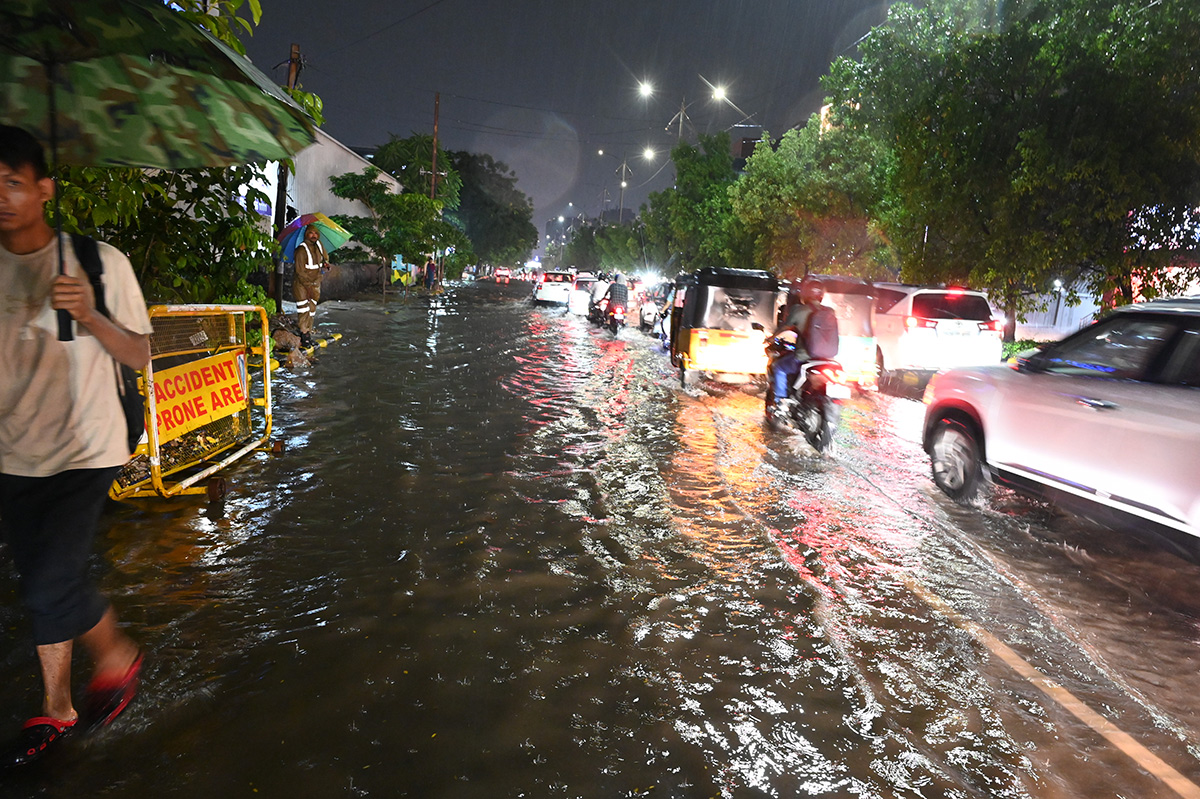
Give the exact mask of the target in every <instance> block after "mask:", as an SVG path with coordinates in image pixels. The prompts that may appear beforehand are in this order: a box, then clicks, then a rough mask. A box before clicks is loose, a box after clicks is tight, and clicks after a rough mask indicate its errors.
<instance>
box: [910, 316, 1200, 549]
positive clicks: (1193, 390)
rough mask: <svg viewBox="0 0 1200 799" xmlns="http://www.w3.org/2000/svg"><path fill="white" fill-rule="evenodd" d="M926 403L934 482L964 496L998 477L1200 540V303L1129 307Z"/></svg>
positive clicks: (959, 372)
mask: <svg viewBox="0 0 1200 799" xmlns="http://www.w3.org/2000/svg"><path fill="white" fill-rule="evenodd" d="M925 403H926V405H927V406H928V407H927V409H926V413H925V429H924V438H923V440H924V445H925V450H926V452H928V453H929V455H930V459H931V461H932V464H933V479H934V481H935V482H936V483H937V485H938V487H940V488H941V489H942V490H943V491H944V492H945V493H946V494H947V495H949V496H950V497H952V498H954V499H956V500H960V501H966V500H970V499H972V498H973V497H974V496H976V495H977V494H978V493H979V491H980V489H981V487H982V486H983V484H984V482H985V480H986V479H987V478H988V477H992V478H995V479H996V480H999V481H1000V482H1003V483H1006V484H1009V485H1012V486H1013V487H1016V488H1018V489H1022V490H1025V491H1027V492H1031V493H1035V494H1039V495H1049V496H1052V497H1055V498H1060V499H1064V500H1067V504H1069V505H1076V506H1079V505H1083V506H1084V507H1085V508H1087V509H1088V510H1089V511H1096V510H1102V511H1105V514H1103V515H1112V516H1116V517H1117V518H1119V519H1121V520H1125V521H1128V520H1131V519H1132V520H1141V521H1143V522H1149V523H1150V524H1151V526H1154V527H1157V528H1160V529H1162V528H1166V529H1170V530H1174V531H1178V532H1182V533H1185V534H1187V535H1188V536H1195V537H1197V538H1200V298H1191V299H1182V300H1162V301H1156V302H1147V303H1139V304H1136V305H1131V306H1127V307H1124V308H1121V309H1119V310H1118V311H1117V312H1116V313H1114V314H1111V315H1110V316H1108V317H1106V318H1105V319H1102V320H1101V321H1099V322H1096V323H1095V324H1093V325H1092V326H1090V327H1087V328H1085V329H1083V330H1081V331H1079V332H1078V333H1075V334H1074V335H1072V336H1070V337H1068V338H1066V339H1063V340H1062V341H1059V342H1056V343H1054V344H1049V345H1047V346H1045V347H1043V348H1042V349H1040V350H1037V351H1035V352H1033V353H1030V354H1027V355H1023V356H1021V357H1020V358H1017V359H1015V360H1014V362H1013V364H1012V365H1000V366H988V367H979V368H974V369H952V370H950V371H947V372H942V373H940V374H937V375H934V377H933V378H932V379H931V380H930V382H929V385H928V387H927V388H926V390H925ZM1185 540H1187V541H1188V542H1189V543H1190V544H1200V541H1196V540H1195V539H1190V538H1189V539H1185Z"/></svg>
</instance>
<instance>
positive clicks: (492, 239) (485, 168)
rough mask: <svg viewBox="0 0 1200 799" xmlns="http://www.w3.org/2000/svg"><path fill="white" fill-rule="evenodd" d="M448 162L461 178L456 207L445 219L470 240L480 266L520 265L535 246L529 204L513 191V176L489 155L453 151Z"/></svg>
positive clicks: (531, 204)
mask: <svg viewBox="0 0 1200 799" xmlns="http://www.w3.org/2000/svg"><path fill="white" fill-rule="evenodd" d="M449 163H450V164H452V165H453V167H454V170H455V172H456V173H457V174H458V175H459V176H460V178H461V182H462V188H461V193H460V199H459V204H458V207H457V209H455V210H453V211H451V212H449V213H448V214H447V220H448V221H449V222H450V223H451V224H454V225H456V226H457V227H459V228H460V229H461V230H462V231H463V232H464V233H465V234H466V236H467V238H468V239H469V240H470V242H471V245H472V247H473V248H474V250H475V254H476V256H478V258H479V260H480V261H482V262H484V263H489V264H496V265H509V266H521V265H522V264H524V263H525V261H526V260H527V259H528V257H529V254H530V253H531V252H532V251H533V248H534V247H536V246H537V242H538V232H537V228H536V227H534V225H533V203H532V202H531V201H530V199H529V198H528V197H527V196H525V194H524V193H523V192H522V191H521V190H520V189H518V188H517V176H516V173H514V172H513V171H512V170H511V169H509V168H508V166H507V165H506V164H504V163H502V162H500V161H497V160H495V159H494V158H492V156H490V155H486V154H476V153H468V152H452V153H450V155H449Z"/></svg>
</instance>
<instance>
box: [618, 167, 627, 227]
mask: <svg viewBox="0 0 1200 799" xmlns="http://www.w3.org/2000/svg"><path fill="white" fill-rule="evenodd" d="M627 162H628V157H622V158H621V200H620V205H618V206H617V224H618V225H620V224H623V223H624V222H625V186H626V185H627V183H628V182H627V178H628V177H629V175H630V169H629V164H628V163H627Z"/></svg>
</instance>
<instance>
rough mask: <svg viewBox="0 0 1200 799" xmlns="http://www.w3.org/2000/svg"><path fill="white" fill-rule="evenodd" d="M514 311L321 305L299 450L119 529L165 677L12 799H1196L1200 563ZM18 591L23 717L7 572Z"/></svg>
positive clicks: (634, 338)
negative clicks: (816, 445)
mask: <svg viewBox="0 0 1200 799" xmlns="http://www.w3.org/2000/svg"><path fill="white" fill-rule="evenodd" d="M527 297H528V287H527V286H525V285H524V284H521V283H513V284H509V285H507V286H496V285H493V284H490V283H480V284H468V285H464V286H458V287H455V288H453V289H452V290H451V291H449V292H448V293H447V294H446V295H444V296H443V297H441V298H439V299H437V300H435V301H432V302H431V301H429V300H426V299H411V300H408V301H406V302H395V301H389V302H388V303H387V304H384V303H382V302H381V301H379V300H374V301H363V302H337V303H325V304H323V305H322V306H321V310H320V313H319V315H318V324H319V327H320V329H323V330H325V331H327V332H335V331H336V332H341V333H343V334H344V338H343V339H342V340H341V341H340V342H337V343H336V344H333V345H331V346H330V347H329V348H328V349H327V350H322V351H320V353H319V355H318V360H317V362H316V363H315V364H314V365H313V366H312V367H311V368H309V369H307V370H304V371H302V372H299V373H294V374H292V373H284V374H282V375H280V376H279V378H278V381H277V382H276V384H275V391H276V416H275V420H276V427H277V437H278V438H280V439H282V440H283V441H285V442H286V451H285V452H284V454H282V455H268V454H260V455H255V456H252V457H251V458H249V459H248V460H246V461H244V462H242V463H240V464H238V465H237V466H236V467H235V468H234V469H233V470H232V472H231V474H230V475H229V478H228V479H229V484H230V492H229V495H228V496H227V497H226V499H225V500H224V501H223V502H221V503H218V504H212V505H205V504H202V503H199V502H197V501H195V500H173V501H169V502H167V501H153V502H144V503H141V504H139V505H136V506H132V507H129V506H121V507H119V508H116V509H114V510H113V512H112V513H110V514H109V515H108V516H107V517H106V519H105V524H106V525H107V527H106V529H105V532H104V535H102V537H101V540H100V547H99V548H100V550H101V553H102V555H103V557H104V559H105V561H106V562H107V563H108V564H109V565H108V566H107V567H104V568H102V566H101V564H100V563H99V561H98V562H97V569H98V573H101V574H103V585H104V587H105V590H106V591H107V592H108V593H109V594H110V596H111V597H112V598H113V600H114V602H115V604H116V606H117V608H118V611H119V613H120V614H121V617H122V620H123V621H124V622H126V623H127V624H128V625H129V627H130V628H131V630H132V631H133V632H134V634H135V635H136V636H137V637H138V638H139V640H140V641H141V642H142V643H143V644H144V645H145V647H146V649H147V651H148V665H147V669H146V674H145V685H144V690H143V693H142V695H141V696H140V697H139V699H138V701H137V703H136V704H135V705H134V706H133V707H132V708H131V709H130V711H129V712H128V713H127V714H126V716H125V717H123V718H122V719H121V720H120V721H119V722H118V723H117V724H116V725H114V726H113V727H112V728H111V729H109V730H107V731H105V732H103V733H101V734H100V735H97V736H95V737H93V738H91V739H89V740H86V741H80V742H76V743H75V744H74V745H73V746H72V747H71V748H70V749H68V750H67V751H65V752H63V753H61V756H59V757H56V758H54V759H53V760H51V761H50V762H48V763H46V764H45V765H39V766H36V767H34V768H32V769H30V770H28V771H26V772H23V773H17V774H3V775H0V795H3V796H47V797H57V796H63V797H66V796H71V797H77V796H105V797H144V796H155V797H172V796H178V797H211V796H251V795H259V796H271V797H283V796H287V797H309V796H312V797H327V796H381V797H396V796H412V797H489V798H490V797H557V796H562V797H615V796H620V797H631V796H669V797H710V796H720V797H760V796H763V797H767V796H778V797H793V796H828V797H847V796H857V797H1054V798H1057V797H1083V796H1086V797H1108V796H1111V797H1175V796H1200V788H1197V787H1196V786H1197V783H1200V691H1197V687H1200V682H1198V680H1200V678H1198V677H1197V665H1198V663H1200V657H1198V654H1197V651H1198V646H1200V596H1198V595H1197V593H1196V591H1195V586H1196V585H1197V582H1198V579H1200V566H1197V565H1195V564H1193V563H1192V562H1190V561H1187V560H1184V559H1182V558H1180V557H1178V556H1177V555H1176V554H1175V552H1174V551H1173V550H1172V549H1171V548H1170V547H1169V546H1168V545H1167V544H1166V543H1163V542H1155V541H1152V540H1142V539H1140V538H1137V537H1134V536H1132V535H1130V534H1129V533H1128V532H1121V531H1113V530H1109V529H1106V528H1104V527H1101V526H1099V525H1097V524H1094V523H1091V522H1088V521H1084V520H1080V519H1078V518H1075V517H1072V516H1069V515H1066V514H1063V513H1060V512H1058V511H1056V510H1054V509H1053V508H1050V507H1048V506H1046V505H1043V504H1040V503H1037V502H1033V501H1030V500H1027V499H1023V498H1020V497H1017V496H1015V495H1012V494H1010V493H1007V492H1003V491H1000V492H997V493H996V495H995V496H994V497H993V498H992V500H991V501H990V502H988V503H987V504H986V505H984V506H983V507H979V508H965V509H964V508H959V507H958V506H956V505H954V504H953V503H951V502H949V501H947V500H945V499H944V498H943V497H942V496H941V495H940V493H938V492H937V490H936V488H935V487H934V486H933V484H932V481H931V480H930V479H929V476H928V474H929V470H928V463H927V460H926V458H925V456H924V454H923V453H922V452H921V449H920V446H919V444H918V443H917V437H918V431H919V427H920V419H921V412H922V406H921V405H920V404H919V403H918V402H914V401H912V400H910V399H906V398H902V397H894V396H886V395H868V396H866V397H860V398H857V399H855V400H853V401H852V402H851V403H849V404H848V405H847V407H846V408H845V409H844V412H843V415H842V424H841V428H840V429H839V432H838V436H837V440H838V445H837V451H836V453H835V455H834V456H833V457H820V456H817V455H816V454H815V453H814V452H813V451H812V450H811V449H809V448H808V447H807V445H805V444H804V442H803V439H802V438H801V437H799V436H796V435H788V434H783V433H778V432H773V431H771V430H769V429H767V428H766V427H764V425H763V423H762V399H761V386H758V387H756V386H754V385H748V386H726V385H721V384H713V383H702V384H700V385H699V386H697V387H694V388H689V389H687V390H684V389H681V388H680V387H679V385H678V379H677V373H676V372H675V371H674V370H672V369H671V367H670V364H669V362H668V360H667V358H666V356H665V355H664V354H663V353H662V351H661V349H660V348H659V347H658V346H657V345H656V343H655V342H654V341H653V340H651V339H650V338H648V337H646V336H644V335H642V334H640V333H639V332H638V331H636V330H626V331H623V332H622V335H621V337H620V338H619V339H618V340H613V338H612V336H611V335H609V334H608V333H606V332H601V331H598V330H595V329H593V328H591V327H590V326H589V325H588V324H587V323H586V322H585V321H583V320H581V319H579V318H576V317H572V316H568V315H566V314H565V313H564V312H563V311H562V310H561V309H557V308H534V307H532V306H531V305H530V304H529V303H528V302H527ZM756 392H757V393H756ZM0 560H5V561H6V558H4V556H2V555H0ZM0 603H2V607H0V622H2V624H0V708H3V709H4V714H3V721H4V723H6V724H8V725H9V728H11V729H13V730H15V729H16V727H17V726H18V725H19V723H20V721H21V720H22V719H23V718H24V717H25V716H27V715H30V714H31V713H32V712H33V711H34V710H35V709H36V705H37V697H38V693H39V686H38V683H37V681H36V677H35V674H34V659H33V655H32V651H31V647H30V645H29V631H28V626H27V622H26V621H25V620H24V618H23V617H22V616H21V615H20V613H19V612H17V610H16V609H15V581H14V579H13V576H12V574H11V569H9V568H8V566H7V563H5V565H4V568H3V569H0Z"/></svg>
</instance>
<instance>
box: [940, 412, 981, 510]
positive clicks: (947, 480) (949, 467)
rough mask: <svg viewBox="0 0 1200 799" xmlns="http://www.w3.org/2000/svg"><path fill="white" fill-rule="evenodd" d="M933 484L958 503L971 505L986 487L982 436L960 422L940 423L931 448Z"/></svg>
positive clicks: (957, 420) (953, 420)
mask: <svg viewBox="0 0 1200 799" xmlns="http://www.w3.org/2000/svg"><path fill="white" fill-rule="evenodd" d="M930 459H931V462H932V465H933V482H935V483H937V487H938V488H940V489H942V491H943V493H945V494H946V496H948V497H950V498H951V499H953V500H954V501H955V502H962V503H968V502H971V501H972V500H974V499H975V498H976V497H978V496H979V493H980V489H981V488H982V487H983V483H984V477H983V447H982V446H981V441H980V439H979V436H978V435H977V434H976V433H975V431H974V430H972V429H971V428H970V427H969V426H968V425H966V424H965V423H964V422H962V421H961V420H959V419H940V420H939V421H938V422H937V427H936V428H935V429H934V431H933V446H932V447H931V448H930Z"/></svg>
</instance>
